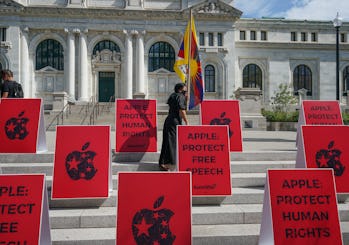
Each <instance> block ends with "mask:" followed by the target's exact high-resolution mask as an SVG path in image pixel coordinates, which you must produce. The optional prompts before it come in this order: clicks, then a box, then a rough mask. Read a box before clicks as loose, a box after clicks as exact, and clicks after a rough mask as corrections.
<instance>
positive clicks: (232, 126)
mask: <svg viewBox="0 0 349 245" xmlns="http://www.w3.org/2000/svg"><path fill="white" fill-rule="evenodd" d="M200 118H201V124H202V125H228V136H229V140H230V141H229V142H230V144H229V145H230V148H229V149H230V151H236V152H242V133H241V119H240V118H241V117H240V103H239V101H238V100H204V101H203V102H202V103H201V104H200Z"/></svg>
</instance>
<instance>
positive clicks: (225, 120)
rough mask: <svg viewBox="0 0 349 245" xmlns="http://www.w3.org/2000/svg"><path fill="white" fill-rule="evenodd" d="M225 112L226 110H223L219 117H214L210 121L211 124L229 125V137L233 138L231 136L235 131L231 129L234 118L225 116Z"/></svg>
mask: <svg viewBox="0 0 349 245" xmlns="http://www.w3.org/2000/svg"><path fill="white" fill-rule="evenodd" d="M225 114H226V113H225V112H222V113H221V115H220V117H219V118H213V119H212V120H211V122H210V125H228V128H229V138H231V136H233V132H232V131H231V129H230V123H231V122H232V120H231V119H230V118H227V117H225Z"/></svg>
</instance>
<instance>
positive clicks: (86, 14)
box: [0, 0, 242, 21]
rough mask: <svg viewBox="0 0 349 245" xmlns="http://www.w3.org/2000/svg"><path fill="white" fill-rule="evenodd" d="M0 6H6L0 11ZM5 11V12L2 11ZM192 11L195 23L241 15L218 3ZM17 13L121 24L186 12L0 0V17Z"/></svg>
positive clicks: (180, 17)
mask: <svg viewBox="0 0 349 245" xmlns="http://www.w3.org/2000/svg"><path fill="white" fill-rule="evenodd" d="M1 3H6V4H10V5H9V6H7V7H6V6H5V7H4V8H2V7H1ZM6 9H8V10H7V11H6ZM193 10H194V11H196V16H195V18H196V19H210V20H216V21H220V20H236V19H238V18H240V16H241V14H242V12H241V11H239V10H237V9H235V8H233V7H232V6H230V5H228V4H225V3H223V2H221V1H219V0H216V1H214V0H213V1H212V0H209V1H206V2H204V3H201V4H198V5H195V6H193ZM6 12H9V13H13V12H19V15H20V16H21V17H34V18H40V17H52V18H63V17H64V18H72V19H74V18H88V19H90V18H91V16H93V17H94V18H95V19H113V20H115V18H118V19H119V18H120V19H125V20H144V19H147V20H163V19H167V20H170V19H173V20H186V19H188V15H189V9H183V10H151V9H125V8H117V7H115V8H88V7H87V8H70V7H57V6H52V7H48V6H27V7H25V6H22V5H20V4H17V3H15V2H14V1H11V0H0V13H4V14H6Z"/></svg>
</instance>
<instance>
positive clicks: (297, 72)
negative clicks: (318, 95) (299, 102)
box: [293, 65, 312, 96]
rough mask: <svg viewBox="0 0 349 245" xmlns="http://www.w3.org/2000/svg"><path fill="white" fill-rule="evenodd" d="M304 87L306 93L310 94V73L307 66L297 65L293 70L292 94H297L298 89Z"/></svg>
mask: <svg viewBox="0 0 349 245" xmlns="http://www.w3.org/2000/svg"><path fill="white" fill-rule="evenodd" d="M302 88H304V89H306V90H307V95H308V96H311V95H312V73H311V70H310V68H309V67H308V66H306V65H299V66H297V67H296V68H295V69H294V71H293V89H294V94H295V95H298V90H300V89H302Z"/></svg>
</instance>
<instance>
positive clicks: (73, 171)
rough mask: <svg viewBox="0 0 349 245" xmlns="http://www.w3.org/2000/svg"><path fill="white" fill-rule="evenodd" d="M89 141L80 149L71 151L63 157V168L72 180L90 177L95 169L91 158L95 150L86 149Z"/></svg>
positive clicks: (94, 172)
mask: <svg viewBox="0 0 349 245" xmlns="http://www.w3.org/2000/svg"><path fill="white" fill-rule="evenodd" d="M89 145H90V142H87V143H86V144H84V145H83V146H82V148H81V150H82V151H81V152H80V151H73V152H71V153H69V154H68V156H67V157H66V158H65V168H66V170H67V173H68V175H69V176H70V178H71V179H73V180H79V179H86V180H90V179H92V178H93V177H94V176H95V174H96V172H97V169H96V168H95V166H94V165H93V158H94V157H95V156H96V152H93V151H86V149H87V148H88V147H89Z"/></svg>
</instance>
